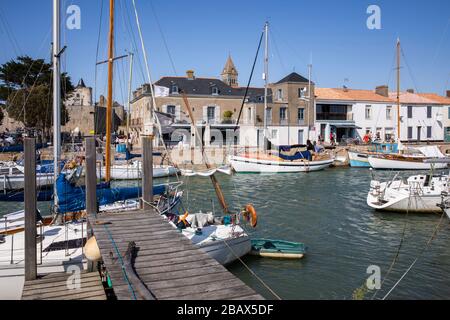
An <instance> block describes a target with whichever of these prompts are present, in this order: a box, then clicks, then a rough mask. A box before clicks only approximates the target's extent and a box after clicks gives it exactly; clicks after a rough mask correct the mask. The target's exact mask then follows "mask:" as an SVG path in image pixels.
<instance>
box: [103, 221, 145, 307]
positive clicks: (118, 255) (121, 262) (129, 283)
mask: <svg viewBox="0 0 450 320" xmlns="http://www.w3.org/2000/svg"><path fill="white" fill-rule="evenodd" d="M103 228H104V229H105V231H106V233H108V236H109V239H110V240H111V243H112V245H113V247H114V250H115V251H116V253H117V257H118V258H119V260H120V264H121V269H122V274H123V279H124V280H125V282H126V283H127V285H128V290H129V291H130V292H131V294H132V296H133V299H134V300H137V297H136V293H135V292H134V289H133V286H132V285H131V282H130V280H129V279H128V276H127V272H126V271H125V265H124V262H123V259H122V255H121V254H120V252H119V248H118V247H117V244H116V242H115V241H114V239H113V237H112V235H111V232H110V231H109V229H108V227H107V226H106V225H103Z"/></svg>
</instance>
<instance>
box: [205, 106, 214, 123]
mask: <svg viewBox="0 0 450 320" xmlns="http://www.w3.org/2000/svg"><path fill="white" fill-rule="evenodd" d="M207 117H208V123H210V122H213V121H214V120H215V119H216V107H208V110H207Z"/></svg>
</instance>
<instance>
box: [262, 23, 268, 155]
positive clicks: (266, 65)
mask: <svg viewBox="0 0 450 320" xmlns="http://www.w3.org/2000/svg"><path fill="white" fill-rule="evenodd" d="M264 35H265V41H264V42H265V43H264V75H263V78H264V130H263V146H264V151H265V150H267V144H266V131H267V95H268V78H269V22H268V21H266V24H265V25H264Z"/></svg>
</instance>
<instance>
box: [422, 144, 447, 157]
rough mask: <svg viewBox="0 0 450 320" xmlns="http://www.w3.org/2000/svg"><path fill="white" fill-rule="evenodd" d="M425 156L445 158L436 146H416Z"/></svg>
mask: <svg viewBox="0 0 450 320" xmlns="http://www.w3.org/2000/svg"><path fill="white" fill-rule="evenodd" d="M417 149H418V150H419V151H420V152H421V153H422V154H423V155H424V156H425V157H428V158H445V156H444V155H443V154H442V152H441V150H439V148H438V147H437V146H426V147H420V148H417Z"/></svg>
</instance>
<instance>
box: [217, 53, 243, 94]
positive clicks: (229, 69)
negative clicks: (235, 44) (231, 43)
mask: <svg viewBox="0 0 450 320" xmlns="http://www.w3.org/2000/svg"><path fill="white" fill-rule="evenodd" d="M238 75H239V73H238V72H237V70H236V67H235V66H234V63H233V59H231V55H228V59H227V62H226V63H225V67H224V68H223V71H222V74H221V76H222V81H223V82H225V83H226V84H228V85H229V86H231V87H238V86H239V83H238Z"/></svg>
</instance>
